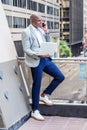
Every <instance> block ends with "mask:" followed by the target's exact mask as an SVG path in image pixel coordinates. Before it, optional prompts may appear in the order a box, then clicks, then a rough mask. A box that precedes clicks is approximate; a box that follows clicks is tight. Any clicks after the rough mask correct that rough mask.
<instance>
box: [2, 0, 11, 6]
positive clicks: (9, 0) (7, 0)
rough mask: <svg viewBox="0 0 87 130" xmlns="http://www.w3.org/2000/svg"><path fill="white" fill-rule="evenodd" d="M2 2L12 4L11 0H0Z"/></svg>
mask: <svg viewBox="0 0 87 130" xmlns="http://www.w3.org/2000/svg"><path fill="white" fill-rule="evenodd" d="M1 1H2V3H3V4H8V5H13V1H12V0H1Z"/></svg>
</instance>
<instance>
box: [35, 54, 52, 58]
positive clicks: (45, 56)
mask: <svg viewBox="0 0 87 130" xmlns="http://www.w3.org/2000/svg"><path fill="white" fill-rule="evenodd" d="M38 57H40V58H48V57H50V55H49V54H46V55H38Z"/></svg>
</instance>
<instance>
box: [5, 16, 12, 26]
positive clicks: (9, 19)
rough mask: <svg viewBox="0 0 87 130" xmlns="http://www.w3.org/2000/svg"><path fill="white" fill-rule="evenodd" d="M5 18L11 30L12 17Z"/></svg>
mask: <svg viewBox="0 0 87 130" xmlns="http://www.w3.org/2000/svg"><path fill="white" fill-rule="evenodd" d="M6 18H7V21H8V25H9V27H10V28H12V17H11V16H6Z"/></svg>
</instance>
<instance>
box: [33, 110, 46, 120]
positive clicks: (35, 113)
mask: <svg viewBox="0 0 87 130" xmlns="http://www.w3.org/2000/svg"><path fill="white" fill-rule="evenodd" d="M31 117H32V118H34V119H36V120H39V121H44V120H45V119H44V117H43V116H42V115H41V114H40V112H39V111H38V110H35V111H34V112H31Z"/></svg>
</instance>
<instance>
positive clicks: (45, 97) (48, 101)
mask: <svg viewBox="0 0 87 130" xmlns="http://www.w3.org/2000/svg"><path fill="white" fill-rule="evenodd" d="M40 101H41V102H43V103H45V104H46V105H48V106H52V105H53V103H52V101H51V100H49V99H48V97H47V95H45V96H44V97H42V96H40Z"/></svg>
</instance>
